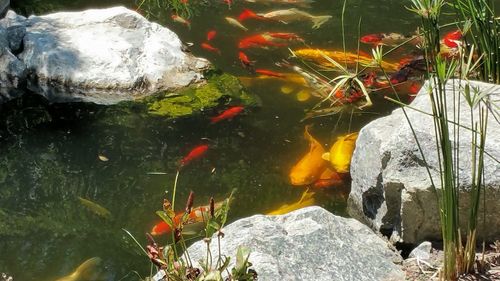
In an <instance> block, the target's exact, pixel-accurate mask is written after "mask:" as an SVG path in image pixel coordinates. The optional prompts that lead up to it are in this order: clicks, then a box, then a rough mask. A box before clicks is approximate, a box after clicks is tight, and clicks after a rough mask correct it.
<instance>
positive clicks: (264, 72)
mask: <svg viewBox="0 0 500 281" xmlns="http://www.w3.org/2000/svg"><path fill="white" fill-rule="evenodd" d="M255 72H256V73H258V74H262V75H266V76H272V77H278V78H283V77H285V75H284V74H282V73H278V72H274V71H271V70H267V69H256V70H255Z"/></svg>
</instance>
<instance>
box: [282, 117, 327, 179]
mask: <svg viewBox="0 0 500 281" xmlns="http://www.w3.org/2000/svg"><path fill="white" fill-rule="evenodd" d="M304 136H305V138H306V139H307V140H308V141H309V152H307V154H306V155H304V157H302V159H300V160H299V162H297V164H295V166H293V167H292V170H291V171H290V175H289V176H290V183H291V184H292V185H306V184H311V183H313V182H315V181H316V180H317V179H318V178H319V177H320V175H321V173H323V171H324V170H325V169H326V166H327V162H326V161H325V160H324V159H323V158H322V155H323V154H324V153H325V149H324V148H323V146H322V145H321V143H319V142H318V141H317V140H316V139H314V138H313V137H312V136H311V134H310V133H309V127H308V126H306V128H305V132H304Z"/></svg>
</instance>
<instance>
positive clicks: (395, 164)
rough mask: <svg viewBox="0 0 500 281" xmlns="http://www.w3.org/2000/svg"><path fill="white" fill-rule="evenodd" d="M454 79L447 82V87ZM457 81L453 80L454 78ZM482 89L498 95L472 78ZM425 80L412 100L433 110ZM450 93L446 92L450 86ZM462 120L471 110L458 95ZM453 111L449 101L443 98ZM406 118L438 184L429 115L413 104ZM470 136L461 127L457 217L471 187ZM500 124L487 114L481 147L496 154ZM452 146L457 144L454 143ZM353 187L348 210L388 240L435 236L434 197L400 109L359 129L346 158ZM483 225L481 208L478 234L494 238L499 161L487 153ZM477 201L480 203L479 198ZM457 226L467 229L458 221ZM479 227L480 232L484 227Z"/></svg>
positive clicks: (499, 207) (498, 224)
mask: <svg viewBox="0 0 500 281" xmlns="http://www.w3.org/2000/svg"><path fill="white" fill-rule="evenodd" d="M452 83H453V81H450V82H449V84H448V85H447V87H448V89H450V88H451V87H452ZM457 83H458V82H457ZM473 85H474V86H477V87H480V88H481V89H482V90H483V91H492V93H494V95H496V96H495V97H493V99H496V100H498V99H499V95H500V86H498V85H496V86H495V85H491V84H486V83H481V82H473ZM424 89H426V86H424V87H422V90H421V92H420V93H419V95H418V96H417V97H416V99H415V100H414V101H413V102H412V104H411V106H412V107H415V108H417V109H420V110H423V111H425V112H432V110H431V108H430V102H429V97H428V95H427V94H426V93H425V90H424ZM450 93H451V92H450ZM460 106H461V107H460V108H461V109H462V110H461V112H462V113H461V115H460V117H461V120H460V122H461V124H464V125H465V124H467V125H468V126H470V125H469V124H470V112H469V110H468V106H467V105H466V104H465V99H464V98H462V99H461V104H460ZM448 107H449V108H448V111H449V112H453V111H452V110H453V109H452V107H453V104H452V103H449V104H448ZM407 113H408V115H409V118H410V120H411V122H412V124H413V127H414V129H415V131H416V134H417V136H418V139H419V142H420V144H421V147H422V149H423V152H424V155H425V158H426V160H427V164H428V166H429V168H430V171H431V174H432V177H433V178H434V182H435V184H436V185H438V186H437V187H436V188H437V193H439V192H440V190H439V188H440V186H439V177H438V175H439V173H438V168H439V163H438V158H437V151H436V148H435V140H434V139H435V138H434V125H433V121H432V118H431V117H429V116H427V115H424V114H422V113H419V112H417V111H415V110H411V109H407ZM470 138H471V135H470V133H469V131H467V130H465V129H461V130H460V141H459V144H458V145H459V147H460V155H459V159H460V178H459V181H460V183H461V185H462V188H461V190H460V198H461V200H460V208H461V213H460V217H461V218H462V219H464V218H467V217H468V209H469V193H468V190H469V188H470V182H471V179H470V170H471V155H470V151H471V148H470ZM498 139H500V124H499V123H498V122H497V121H496V120H495V119H494V118H493V117H492V116H491V114H490V120H489V125H488V141H487V144H486V150H487V152H488V153H490V154H491V155H492V156H493V157H495V158H496V159H500V142H499V141H498ZM454 145H455V146H456V145H457V144H454ZM351 176H352V187H351V193H350V195H349V200H348V211H349V213H350V215H351V216H353V217H354V218H357V219H359V220H361V221H363V222H364V223H366V224H367V225H369V226H371V227H372V228H373V229H375V230H379V231H381V232H383V233H387V234H392V240H394V241H398V240H399V241H403V242H407V243H419V242H421V241H424V240H440V239H441V229H440V219H439V212H438V205H437V197H436V194H435V193H434V190H433V189H432V188H431V182H430V180H429V177H428V173H427V171H426V168H425V163H424V161H423V160H422V156H421V154H420V152H419V150H418V148H417V145H416V142H415V139H414V137H413V134H412V132H411V130H410V127H409V125H408V123H407V121H406V119H405V117H404V115H403V112H402V110H401V109H397V110H395V111H393V112H392V114H391V115H390V116H387V117H383V118H380V119H377V120H375V121H373V122H371V123H370V124H368V125H367V126H365V127H364V128H363V129H362V130H361V131H360V135H359V138H358V139H357V142H356V149H355V151H354V155H353V158H352V162H351ZM485 184H486V197H485V198H486V202H485V203H486V209H487V210H486V227H485V228H483V227H481V225H482V223H483V222H482V217H483V215H482V211H481V213H480V214H481V215H480V216H479V217H480V222H479V226H480V227H479V228H478V231H479V234H478V237H481V238H482V237H485V238H486V239H498V237H500V217H499V216H498V214H499V213H500V164H499V163H498V162H496V161H495V160H493V159H492V158H490V157H488V156H487V157H486V159H485ZM481 205H482V204H481ZM461 228H462V229H466V225H465V222H464V221H462V227H461ZM483 230H484V232H483Z"/></svg>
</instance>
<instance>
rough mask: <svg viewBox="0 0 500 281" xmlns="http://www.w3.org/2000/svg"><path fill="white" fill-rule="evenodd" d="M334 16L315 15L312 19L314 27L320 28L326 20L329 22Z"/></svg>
mask: <svg viewBox="0 0 500 281" xmlns="http://www.w3.org/2000/svg"><path fill="white" fill-rule="evenodd" d="M331 18H332V16H315V17H312V18H311V20H312V22H313V26H312V28H313V29H318V28H319V27H320V26H321V25H323V24H324V23H325V22H327V21H328V20H329V19H331Z"/></svg>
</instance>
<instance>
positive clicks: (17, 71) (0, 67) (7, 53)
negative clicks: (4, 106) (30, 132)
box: [0, 26, 27, 102]
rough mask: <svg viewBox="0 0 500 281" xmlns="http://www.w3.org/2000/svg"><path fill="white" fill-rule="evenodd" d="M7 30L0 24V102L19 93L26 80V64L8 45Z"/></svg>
mask: <svg viewBox="0 0 500 281" xmlns="http://www.w3.org/2000/svg"><path fill="white" fill-rule="evenodd" d="M8 38H9V34H8V30H6V29H5V28H3V27H2V26H0V102H4V101H7V100H9V99H12V98H14V97H17V96H19V95H21V94H22V93H23V92H22V88H23V85H24V84H25V82H26V75H27V71H26V66H25V65H24V63H23V62H22V61H20V60H19V59H18V58H17V57H16V56H15V55H14V54H12V52H11V50H10V47H9V40H8Z"/></svg>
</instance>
